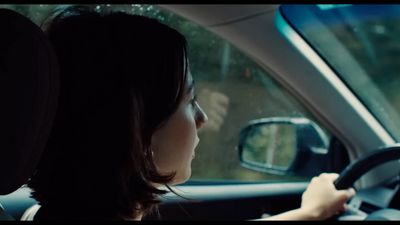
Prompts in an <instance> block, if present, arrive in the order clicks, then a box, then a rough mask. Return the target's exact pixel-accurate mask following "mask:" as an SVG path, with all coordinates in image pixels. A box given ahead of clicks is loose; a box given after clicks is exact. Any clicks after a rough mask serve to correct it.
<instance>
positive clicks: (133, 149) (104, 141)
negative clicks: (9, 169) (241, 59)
mask: <svg viewBox="0 0 400 225" xmlns="http://www.w3.org/2000/svg"><path fill="white" fill-rule="evenodd" d="M46 33H47V35H48V38H49V40H50V42H51V43H52V44H53V45H54V48H55V51H56V54H57V59H58V62H59V69H60V97H59V103H58V109H57V113H56V117H55V121H54V127H53V129H52V132H51V135H50V138H49V141H48V144H47V147H46V151H45V153H44V156H43V158H42V160H41V162H40V164H39V166H38V168H37V171H36V173H35V174H34V176H33V177H32V178H31V179H30V181H29V183H28V186H29V187H31V188H32V190H33V193H32V196H33V197H34V198H35V199H36V200H38V202H39V203H40V204H41V205H42V208H43V209H45V208H46V206H47V210H48V211H49V212H50V211H51V212H52V213H51V214H52V215H49V216H50V217H52V218H67V219H68V218H69V219H71V218H72V219H73V218H78V219H84V218H89V219H90V218H96V219H102V218H104V219H112V218H116V219H117V218H132V217H135V216H137V213H138V212H150V210H151V209H152V208H153V206H155V205H156V204H157V203H159V201H158V200H157V197H158V195H160V194H165V193H166V191H164V190H159V189H157V188H155V187H153V185H152V184H151V183H162V184H167V183H168V182H169V181H171V180H172V179H173V176H174V174H169V175H161V174H159V173H158V172H157V170H156V167H155V164H154V162H153V160H152V157H151V149H150V147H151V146H150V145H151V137H152V135H153V133H154V132H155V131H156V130H157V129H158V128H160V127H161V126H162V125H163V124H164V123H165V122H166V121H167V120H168V119H169V118H170V116H171V115H172V114H173V113H174V112H175V111H176V110H177V108H178V105H179V103H180V101H181V99H182V98H183V95H184V93H185V90H184V89H185V83H186V76H187V65H188V64H187V50H186V45H187V43H186V40H185V38H184V36H183V35H181V34H180V33H179V32H178V31H176V30H175V29H172V28H170V27H168V26H166V25H164V24H162V23H160V22H158V21H157V20H156V19H151V18H147V17H143V16H137V15H130V14H127V13H123V12H109V13H98V12H95V11H92V10H90V9H88V8H86V7H76V6H75V7H68V8H66V9H64V10H62V11H61V12H58V13H57V15H56V16H55V17H54V19H52V22H51V23H50V25H49V27H48V28H47V29H46ZM50 206H51V207H50ZM57 207H62V208H66V209H69V211H70V212H71V213H67V214H66V213H65V211H63V210H61V209H60V208H58V209H57ZM51 208H55V209H54V210H53V211H52V209H51ZM57 211H59V212H61V213H60V214H59V215H58V214H57Z"/></svg>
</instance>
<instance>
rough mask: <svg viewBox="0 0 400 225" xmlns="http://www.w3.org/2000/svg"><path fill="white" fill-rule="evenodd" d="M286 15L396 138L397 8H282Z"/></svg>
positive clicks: (399, 108) (399, 82)
mask: <svg viewBox="0 0 400 225" xmlns="http://www.w3.org/2000/svg"><path fill="white" fill-rule="evenodd" d="M281 12H282V14H283V15H284V17H285V18H286V19H287V20H288V21H289V23H291V24H292V25H293V27H294V28H295V29H296V30H297V31H298V32H299V33H300V34H301V35H302V36H303V38H304V39H306V41H307V42H308V43H310V45H311V46H312V47H313V48H314V49H315V50H316V51H317V52H318V53H319V54H320V55H321V56H322V57H323V58H324V59H325V60H326V61H327V63H328V64H329V65H330V66H331V67H332V68H333V69H334V70H335V71H336V72H337V73H338V75H339V76H340V77H341V79H342V80H343V81H344V82H345V83H346V84H347V85H348V87H349V88H350V89H351V90H352V91H353V92H354V93H355V94H356V95H357V96H358V97H359V98H360V100H361V101H362V102H363V103H364V105H365V106H366V107H367V108H368V109H369V110H370V111H371V112H372V113H373V114H374V115H375V116H376V117H377V119H378V121H380V122H381V124H382V125H383V126H384V127H385V128H386V129H387V130H388V131H389V133H391V135H392V136H393V137H394V138H395V139H397V140H399V138H400V126H399V124H400V95H399V92H398V89H399V87H400V76H399V74H398V73H399V71H400V64H399V61H400V54H399V53H400V5H379V4H374V5H368V4H356V5H351V4H338V5H330V4H324V5H284V6H283V7H281Z"/></svg>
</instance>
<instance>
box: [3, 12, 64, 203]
mask: <svg viewBox="0 0 400 225" xmlns="http://www.w3.org/2000/svg"><path fill="white" fill-rule="evenodd" d="M0 34H1V35H0V195H6V194H9V193H11V192H14V191H15V190H17V189H18V188H20V187H21V186H22V185H23V184H25V183H26V182H27V180H28V179H29V177H31V176H32V174H33V172H34V170H35V167H36V166H37V164H38V162H39V160H40V157H41V155H42V152H43V150H44V148H45V145H46V142H47V138H48V136H49V133H50V130H51V125H52V121H53V118H54V115H55V111H56V105H57V97H58V85H59V84H58V82H59V80H58V79H59V78H58V66H57V61H56V57H55V53H54V51H53V49H52V47H51V45H50V43H49V41H48V40H47V37H46V36H45V34H44V33H43V32H42V30H41V29H40V28H39V27H38V26H37V25H36V24H34V23H33V22H32V21H30V20H29V19H28V18H26V17H24V16H22V15H20V14H18V13H17V12H14V11H12V10H9V9H0Z"/></svg>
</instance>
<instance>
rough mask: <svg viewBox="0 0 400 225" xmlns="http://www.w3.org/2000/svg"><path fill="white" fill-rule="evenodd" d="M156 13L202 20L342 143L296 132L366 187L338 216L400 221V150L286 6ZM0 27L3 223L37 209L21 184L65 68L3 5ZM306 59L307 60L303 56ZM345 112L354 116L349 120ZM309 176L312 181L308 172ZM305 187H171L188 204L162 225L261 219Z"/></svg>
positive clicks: (166, 209) (177, 8)
mask: <svg viewBox="0 0 400 225" xmlns="http://www.w3.org/2000/svg"><path fill="white" fill-rule="evenodd" d="M158 7H160V8H162V9H164V10H168V11H171V12H173V13H176V14H177V15H180V16H182V17H184V18H187V19H190V20H192V21H195V22H196V23H197V24H199V25H201V26H204V27H205V28H207V29H208V30H210V31H212V32H213V33H215V34H218V35H219V36H221V37H223V38H225V39H227V40H229V41H230V42H231V43H234V44H235V46H237V47H238V48H239V49H241V50H242V51H243V52H245V53H247V54H248V55H249V56H251V57H252V58H253V59H254V60H255V61H256V62H258V63H259V64H260V65H261V66H262V68H263V69H265V70H266V71H268V72H269V73H271V74H272V75H273V76H274V78H275V79H276V80H277V81H279V82H280V83H282V84H284V85H285V86H286V87H287V89H288V90H289V91H290V92H291V93H293V94H294V95H296V96H297V97H298V98H299V99H300V100H301V101H302V102H303V103H304V105H306V106H307V108H308V109H309V110H310V111H311V112H312V113H313V115H314V116H315V117H316V118H317V119H318V120H319V121H322V122H323V123H324V125H326V127H328V128H329V129H330V130H332V131H333V132H334V133H335V136H336V137H337V139H340V144H335V143H339V142H335V140H331V141H330V142H329V143H328V142H327V141H325V140H323V138H322V137H321V136H319V134H318V132H319V131H317V129H315V128H314V127H315V126H314V125H313V124H309V123H307V124H306V125H304V124H303V123H304V121H302V122H301V123H302V129H303V130H297V132H299V133H302V132H303V133H304V132H305V129H311V130H312V132H315V133H316V134H315V135H316V136H315V137H317V138H320V139H321V141H319V142H318V145H321V146H322V147H323V148H327V149H328V148H329V151H330V152H331V153H332V152H335V154H336V155H335V156H332V157H336V158H335V159H340V160H342V159H343V158H345V159H346V160H344V161H341V164H335V167H332V168H330V169H331V170H332V171H333V172H338V173H340V174H341V176H340V179H339V180H338V181H337V182H336V185H337V187H341V188H345V187H350V186H353V185H354V186H355V187H357V189H359V190H360V192H359V193H358V194H357V196H356V197H354V198H353V199H352V200H351V202H350V203H349V204H350V206H351V208H350V211H349V212H347V213H346V214H344V215H341V216H339V217H337V218H334V219H336V220H365V219H370V220H400V191H399V189H400V188H399V187H400V185H399V180H400V178H399V176H400V173H399V171H400V163H399V161H398V160H396V159H399V158H400V145H398V144H396V141H395V139H394V138H393V136H391V135H390V134H389V133H388V132H387V131H386V130H385V129H384V127H383V126H382V125H381V123H379V121H378V120H377V119H376V118H375V117H374V116H372V114H371V113H370V112H369V111H368V110H366V108H365V107H364V106H363V105H362V104H360V103H358V100H356V96H355V95H354V94H353V93H352V92H351V91H350V89H349V88H348V87H347V86H345V85H344V84H343V83H341V82H339V81H337V80H335V79H337V78H335V77H334V76H333V75H332V74H333V73H334V71H333V70H332V68H330V67H328V66H326V64H325V63H324V62H323V60H322V59H321V58H319V57H318V55H317V54H316V53H315V52H313V51H312V49H311V48H310V47H309V46H308V45H307V43H306V42H305V41H304V40H302V39H301V38H299V35H298V34H297V33H296V32H295V31H294V29H293V28H291V27H290V26H288V25H287V23H285V22H283V20H284V19H285V18H284V17H283V16H282V14H280V13H279V10H280V8H279V7H280V5H256V4H254V5H174V4H171V5H163V4H161V5H158ZM275 24H278V25H275ZM0 27H1V30H2V32H1V33H2V35H0V46H1V47H0V49H1V51H0V56H1V57H0V60H1V61H0V77H1V80H2V82H0V86H1V88H0V91H1V94H0V99H1V100H0V102H1V104H2V115H1V117H0V120H1V123H0V124H2V126H0V129H1V137H0V145H1V146H0V149H1V150H0V154H1V157H0V169H1V171H6V172H3V173H2V174H1V175H0V179H1V182H0V221H1V220H21V219H23V218H24V217H25V216H23V215H24V213H25V212H26V210H27V209H29V208H31V207H32V206H35V204H37V202H36V201H35V200H34V199H33V198H31V197H30V190H29V188H27V187H25V186H24V184H25V183H26V182H27V180H28V179H29V177H30V176H31V175H32V174H33V173H34V171H35V166H36V165H37V164H38V162H39V160H40V156H41V154H42V152H43V150H44V146H45V144H46V140H47V138H48V136H49V134H50V131H51V125H52V119H53V117H54V115H55V112H56V108H57V93H58V82H59V80H58V67H57V60H56V57H55V55H54V52H53V50H52V47H51V45H50V44H49V42H48V41H47V39H46V37H45V34H44V33H43V31H42V30H41V28H39V27H38V26H37V25H36V24H34V23H33V22H32V21H31V20H29V19H28V18H26V17H25V16H23V15H21V14H19V13H17V12H15V11H13V10H9V9H5V8H1V7H0ZM245 34H251V35H245ZM288 41H290V42H291V44H288ZM265 43H268V44H265ZM277 46H279V47H277ZM304 52H308V53H309V56H310V57H309V58H307V57H305V56H304ZM283 62H290V63H291V64H290V66H287V65H286V64H285V63H283ZM294 74H295V76H294ZM316 83H317V84H318V85H315V84H316ZM339 89H340V90H342V91H338V90H339ZM320 93H324V94H323V95H321V94H320ZM337 105H340V108H338V107H337ZM343 115H348V116H346V118H343ZM268 123H277V121H272V122H271V120H268V121H265V120H263V121H260V120H258V121H253V122H252V123H249V125H248V126H247V127H246V129H244V130H243V133H242V134H241V135H242V136H241V138H242V139H241V143H244V142H246V135H250V133H249V132H250V130H252V129H257V127H261V126H263V124H264V125H265V124H268ZM280 123H283V121H280ZM284 123H293V124H296V123H297V122H296V121H285V122H284ZM360 131H362V132H360ZM246 132H247V133H246ZM307 132H308V131H307ZM238 135H239V134H238ZM320 139H318V140H320ZM337 139H336V140H337ZM321 146H320V147H321ZM306 147H307V146H306ZM322 147H321V148H322ZM238 148H239V151H241V152H245V151H246V149H245V147H244V145H243V146H242V145H241V144H239V147H238ZM307 148H308V147H307ZM310 149H311V148H310ZM332 149H333V150H334V151H333V150H332ZM367 150H368V151H370V152H368V153H369V154H366V151H367ZM374 150H376V151H374ZM343 151H346V152H347V153H346V156H344V155H343ZM310 152H311V150H307V152H305V153H303V156H304V154H314V153H315V152H314V153H310ZM341 152H342V153H341ZM297 154H298V155H297V156H296V157H301V155H300V154H301V153H297ZM332 154H333V153H332ZM347 154H348V155H347ZM313 156H315V158H314V160H315V163H313V164H310V166H314V167H318V166H321V168H322V167H324V166H326V165H324V161H321V160H320V159H321V158H320V157H322V156H321V155H318V154H317V153H315V154H314V155H313ZM304 157H306V156H304ZM307 157H311V156H308V155H307ZM324 157H325V156H324ZM297 159H301V158H297ZM318 163H319V164H318ZM243 166H247V167H248V168H251V169H255V170H257V165H256V164H253V165H252V164H251V163H250V164H249V163H248V164H246V163H245V162H244V163H243ZM346 166H347V167H346ZM294 167H295V166H293V168H292V169H293V170H295V168H294ZM258 169H260V168H258ZM275 172H276V173H279V171H275ZM298 173H299V174H301V172H299V171H298ZM302 173H305V174H308V175H310V174H311V172H310V170H309V168H308V170H307V168H304V169H303V171H302ZM307 185H308V181H302V182H281V183H267V184H266V183H263V182H258V183H251V184H250V183H239V182H225V183H221V184H220V183H218V182H202V181H189V182H188V183H187V184H183V185H181V186H179V187H176V189H175V188H174V190H176V192H177V193H183V194H184V196H185V197H187V198H188V199H189V200H187V199H182V198H180V197H179V196H175V195H173V194H171V195H167V196H166V197H165V198H163V199H162V204H161V206H160V214H161V216H162V219H163V220H189V219H190V220H226V219H229V220H251V219H257V218H260V217H263V216H269V215H273V214H277V213H280V212H284V211H287V210H290V209H293V208H296V207H299V206H300V204H301V194H302V193H303V192H304V190H305V189H306V187H307ZM266 213H267V214H266ZM154 219H158V217H157V215H149V216H148V217H147V218H145V220H154Z"/></svg>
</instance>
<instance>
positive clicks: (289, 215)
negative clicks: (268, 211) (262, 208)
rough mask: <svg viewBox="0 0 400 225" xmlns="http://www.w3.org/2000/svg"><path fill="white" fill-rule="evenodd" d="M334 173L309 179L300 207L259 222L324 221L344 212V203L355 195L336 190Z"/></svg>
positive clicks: (347, 191) (353, 192)
mask: <svg viewBox="0 0 400 225" xmlns="http://www.w3.org/2000/svg"><path fill="white" fill-rule="evenodd" d="M338 176H339V175H338V174H336V173H323V174H321V175H319V176H318V177H314V178H312V179H311V182H310V184H309V185H308V187H307V189H306V191H305V192H304V193H303V195H302V201H301V207H300V208H298V209H294V210H291V211H287V212H284V213H281V214H278V215H275V216H271V217H267V218H262V219H259V220H324V219H328V218H330V217H332V216H333V215H335V214H338V213H340V212H343V211H345V210H346V202H347V201H348V200H349V199H350V198H351V197H353V196H354V195H355V191H354V189H353V188H350V189H347V190H336V188H335V186H334V184H333V182H334V181H335V180H336V179H337V178H338Z"/></svg>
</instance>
